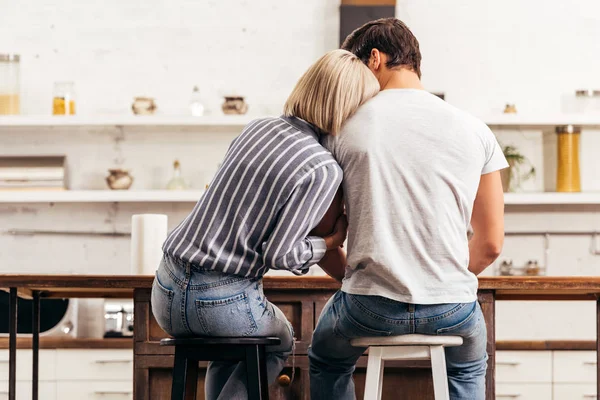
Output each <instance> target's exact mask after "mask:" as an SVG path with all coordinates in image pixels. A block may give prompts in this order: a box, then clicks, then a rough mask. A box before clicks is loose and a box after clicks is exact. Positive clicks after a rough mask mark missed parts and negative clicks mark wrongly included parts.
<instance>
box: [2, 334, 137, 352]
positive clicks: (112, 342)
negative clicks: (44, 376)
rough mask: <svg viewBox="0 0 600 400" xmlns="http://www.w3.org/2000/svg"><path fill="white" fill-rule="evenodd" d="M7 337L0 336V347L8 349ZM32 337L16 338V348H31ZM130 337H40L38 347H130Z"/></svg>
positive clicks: (131, 340) (131, 342) (131, 346)
mask: <svg viewBox="0 0 600 400" xmlns="http://www.w3.org/2000/svg"><path fill="white" fill-rule="evenodd" d="M8 346H9V340H8V338H0V349H3V350H4V349H8ZM31 347H32V339H31V338H29V337H20V338H17V349H31ZM132 348H133V339H132V338H110V339H87V338H64V337H41V338H40V349H132Z"/></svg>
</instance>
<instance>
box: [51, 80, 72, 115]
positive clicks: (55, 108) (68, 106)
mask: <svg viewBox="0 0 600 400" xmlns="http://www.w3.org/2000/svg"><path fill="white" fill-rule="evenodd" d="M52 114H53V115H75V84H74V83H73V82H55V83H54V98H53V99H52Z"/></svg>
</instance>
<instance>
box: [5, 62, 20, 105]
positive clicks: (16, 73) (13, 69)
mask: <svg viewBox="0 0 600 400" xmlns="http://www.w3.org/2000/svg"><path fill="white" fill-rule="evenodd" d="M19 83H20V57H19V55H17V54H0V115H14V114H19V112H20V99H19V97H20V93H19Z"/></svg>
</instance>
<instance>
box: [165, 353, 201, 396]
mask: <svg viewBox="0 0 600 400" xmlns="http://www.w3.org/2000/svg"><path fill="white" fill-rule="evenodd" d="M197 387H198V361H196V360H192V359H188V358H187V350H186V349H185V348H182V347H176V348H175V364H174V366H173V380H172V383H171V400H196V390H197Z"/></svg>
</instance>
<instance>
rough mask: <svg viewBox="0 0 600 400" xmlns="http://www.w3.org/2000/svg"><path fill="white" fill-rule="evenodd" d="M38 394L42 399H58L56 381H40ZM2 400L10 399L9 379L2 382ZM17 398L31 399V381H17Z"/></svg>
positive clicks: (20, 399) (0, 397) (21, 399)
mask: <svg viewBox="0 0 600 400" xmlns="http://www.w3.org/2000/svg"><path fill="white" fill-rule="evenodd" d="M38 395H39V396H38V397H39V398H40V399H41V400H56V399H57V397H56V382H40V383H39V386H38ZM0 400H8V381H1V382H0ZM17 400H31V381H29V382H28V381H20V382H17Z"/></svg>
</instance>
